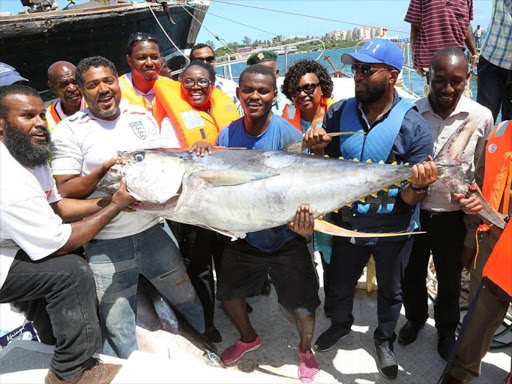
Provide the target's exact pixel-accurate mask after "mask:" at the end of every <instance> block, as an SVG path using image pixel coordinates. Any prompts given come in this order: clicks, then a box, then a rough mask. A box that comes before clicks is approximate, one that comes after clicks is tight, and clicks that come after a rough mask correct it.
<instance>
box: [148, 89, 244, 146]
mask: <svg viewBox="0 0 512 384" xmlns="http://www.w3.org/2000/svg"><path fill="white" fill-rule="evenodd" d="M153 89H154V90H155V95H156V98H155V100H156V103H155V106H154V108H153V112H154V115H155V118H156V121H157V122H158V124H159V125H160V124H161V122H162V120H163V119H164V118H165V117H169V118H170V120H171V123H172V126H173V128H174V130H175V131H176V134H177V135H178V138H179V140H180V142H181V145H182V147H183V148H189V147H190V146H191V145H192V144H194V143H195V142H197V141H206V142H209V143H211V144H215V140H217V136H218V135H219V132H220V130H221V129H222V128H224V127H226V126H227V125H229V124H230V123H231V122H233V121H235V120H238V119H239V118H240V114H239V113H238V111H237V109H236V105H235V104H234V103H233V101H232V100H231V98H230V97H229V96H228V95H226V94H225V93H224V92H222V91H220V90H219V89H217V88H214V89H213V91H212V94H211V98H210V103H211V108H210V113H209V114H208V113H206V112H203V111H200V110H198V109H196V108H194V107H193V106H191V105H190V104H189V103H188V101H187V99H186V97H185V96H184V95H183V92H182V89H181V83H180V82H177V81H160V80H158V81H157V82H156V83H155V85H154V87H153Z"/></svg>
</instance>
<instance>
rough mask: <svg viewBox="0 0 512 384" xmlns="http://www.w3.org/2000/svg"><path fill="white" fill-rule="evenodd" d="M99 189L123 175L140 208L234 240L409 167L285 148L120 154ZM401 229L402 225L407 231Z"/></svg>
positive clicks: (327, 207) (375, 186)
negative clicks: (200, 153)
mask: <svg viewBox="0 0 512 384" xmlns="http://www.w3.org/2000/svg"><path fill="white" fill-rule="evenodd" d="M119 156H120V157H121V158H123V161H124V162H125V164H123V165H119V166H115V167H113V169H111V171H109V172H108V173H107V175H106V176H105V177H104V178H103V179H102V181H101V182H100V185H99V188H100V189H103V190H106V191H108V192H110V193H113V192H114V191H115V190H116V189H117V187H118V185H119V181H120V179H121V177H125V178H126V181H127V188H128V191H130V193H132V194H133V195H134V197H136V198H137V199H138V200H140V201H141V203H140V205H139V209H142V210H144V211H147V212H153V213H155V214H156V215H159V216H162V217H165V218H168V219H171V220H173V221H177V222H182V223H187V224H193V225H199V226H202V227H207V228H212V229H215V230H218V231H219V232H224V233H227V234H230V235H232V236H234V237H240V238H243V237H245V234H246V233H247V232H255V231H260V230H263V229H268V228H273V227H276V226H279V225H283V224H286V223H288V222H290V221H293V219H294V217H295V213H296V211H297V208H298V207H299V206H300V205H301V204H309V205H310V206H311V208H312V210H313V212H314V216H315V217H317V216H319V215H321V214H325V213H327V212H331V211H333V210H335V209H337V208H340V207H343V206H345V205H347V204H348V203H351V202H354V201H356V200H358V199H360V198H362V197H365V196H367V195H369V194H371V193H374V192H377V191H380V190H382V189H383V188H385V187H387V186H390V185H393V184H396V183H400V182H401V181H403V180H405V179H407V178H409V177H410V176H411V168H410V167H409V166H396V165H390V164H369V163H360V162H354V161H347V160H339V159H331V158H324V157H319V156H311V155H298V154H291V153H287V152H283V151H258V150H232V149H231V150H228V149H219V150H215V151H214V154H213V155H211V156H208V155H206V156H205V157H198V156H196V155H195V154H190V153H188V152H186V151H177V150H158V149H155V150H143V151H137V152H120V153H119ZM404 229H405V228H404Z"/></svg>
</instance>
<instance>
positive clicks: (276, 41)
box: [272, 35, 286, 45]
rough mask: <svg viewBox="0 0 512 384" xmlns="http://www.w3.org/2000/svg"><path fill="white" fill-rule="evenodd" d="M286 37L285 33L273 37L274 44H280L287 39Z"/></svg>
mask: <svg viewBox="0 0 512 384" xmlns="http://www.w3.org/2000/svg"><path fill="white" fill-rule="evenodd" d="M285 40H286V39H285V37H284V36H283V35H278V36H276V37H274V38H272V45H279V44H282V43H283V41H285Z"/></svg>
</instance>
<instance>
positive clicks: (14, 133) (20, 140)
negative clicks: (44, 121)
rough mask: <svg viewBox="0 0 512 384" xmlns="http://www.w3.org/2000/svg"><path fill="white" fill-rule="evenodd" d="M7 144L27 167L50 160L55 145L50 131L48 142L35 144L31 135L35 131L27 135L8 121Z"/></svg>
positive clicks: (33, 166)
mask: <svg viewBox="0 0 512 384" xmlns="http://www.w3.org/2000/svg"><path fill="white" fill-rule="evenodd" d="M4 135H5V146H6V147H7V149H8V150H9V152H10V153H11V155H12V157H14V158H15V159H16V160H17V161H18V162H19V163H20V164H21V165H23V166H24V167H27V168H35V167H38V166H40V165H43V164H45V163H46V162H48V159H49V158H50V156H51V155H52V153H53V150H54V145H53V143H52V142H51V139H50V133H49V132H48V130H46V133H45V135H46V144H41V145H34V144H32V141H31V137H32V136H33V133H32V131H31V133H29V135H28V136H25V135H24V134H23V133H21V131H19V130H18V129H16V127H14V126H13V125H12V124H10V123H9V122H8V121H6V126H5V129H4Z"/></svg>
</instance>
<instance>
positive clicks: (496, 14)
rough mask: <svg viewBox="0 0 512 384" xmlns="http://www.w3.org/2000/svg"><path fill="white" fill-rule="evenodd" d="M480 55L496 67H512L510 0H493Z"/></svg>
mask: <svg viewBox="0 0 512 384" xmlns="http://www.w3.org/2000/svg"><path fill="white" fill-rule="evenodd" d="M481 53H482V56H483V57H485V59H486V60H487V61H489V62H491V63H492V64H494V65H497V66H498V67H501V68H505V69H509V70H510V69H512V0H494V1H493V4H492V17H491V21H490V23H489V27H488V28H487V35H486V37H485V40H484V42H483V44H482V52H481Z"/></svg>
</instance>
